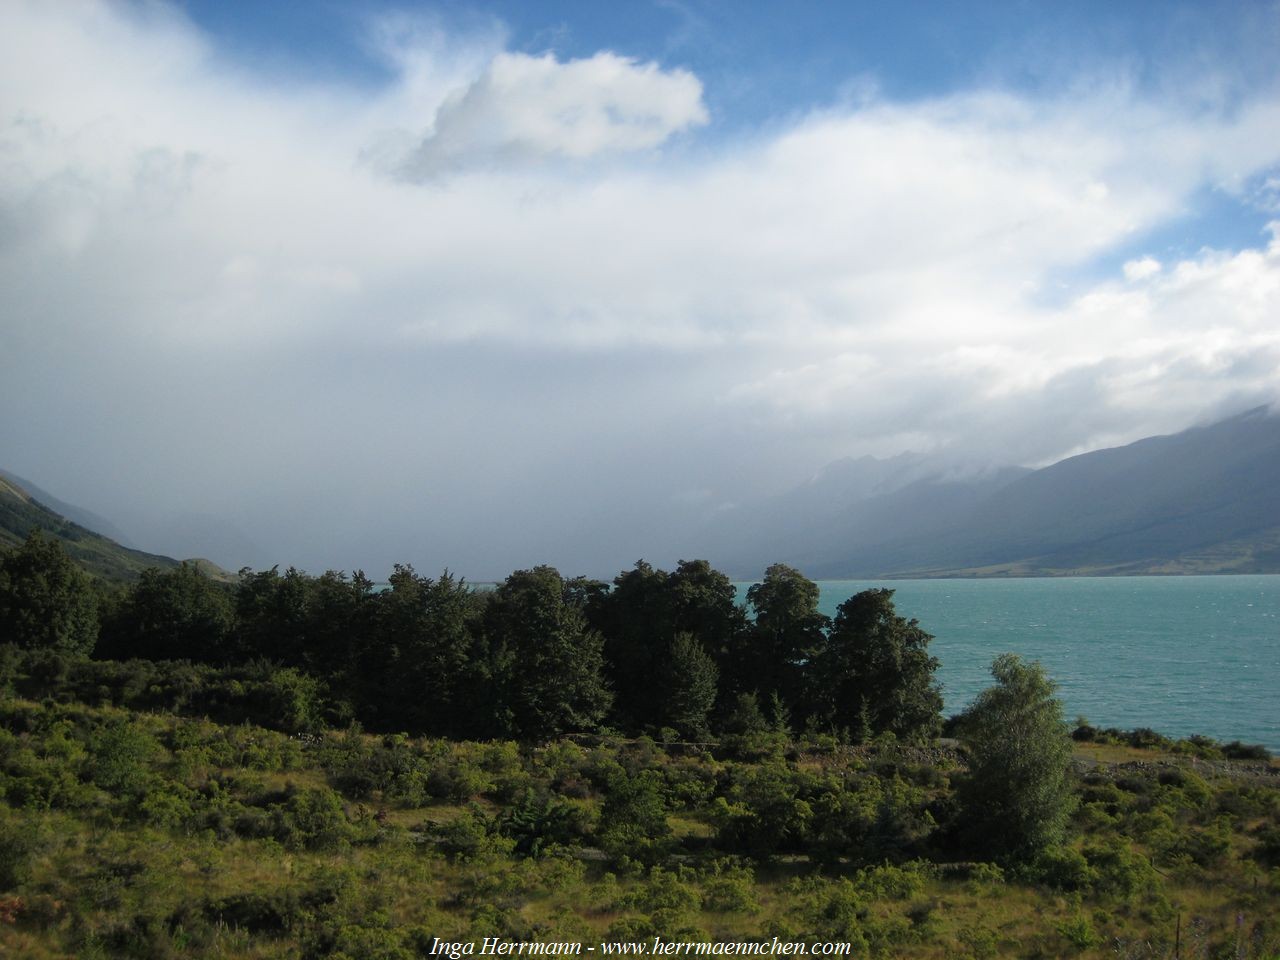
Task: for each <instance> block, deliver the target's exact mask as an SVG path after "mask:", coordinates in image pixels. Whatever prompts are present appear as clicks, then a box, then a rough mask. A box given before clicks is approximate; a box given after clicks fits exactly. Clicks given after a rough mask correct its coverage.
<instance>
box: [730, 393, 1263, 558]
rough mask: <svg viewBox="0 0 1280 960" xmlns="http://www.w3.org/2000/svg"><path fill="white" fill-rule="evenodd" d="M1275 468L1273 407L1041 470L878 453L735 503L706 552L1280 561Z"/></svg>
mask: <svg viewBox="0 0 1280 960" xmlns="http://www.w3.org/2000/svg"><path fill="white" fill-rule="evenodd" d="M1277 480H1280V417H1278V416H1273V415H1270V414H1269V413H1268V412H1267V411H1266V410H1265V409H1264V408H1258V409H1255V410H1251V411H1249V412H1247V413H1243V414H1240V415H1239V416H1235V417H1231V418H1229V419H1227V420H1223V421H1220V422H1218V423H1215V424H1212V425H1209V426H1204V427H1196V428H1193V429H1191V430H1186V431H1183V432H1182V433H1178V434H1174V435H1171V436H1162V437H1149V438H1147V439H1145V440H1140V441H1138V442H1136V443H1131V444H1129V445H1127V446H1124V447H1117V448H1114V449H1108V450H1097V451H1094V452H1092V453H1087V454H1083V455H1081V456H1077V457H1071V458H1070V459H1067V460H1063V461H1061V462H1059V463H1056V464H1053V465H1052V466H1049V467H1045V468H1043V469H1041V470H1034V471H1032V470H1025V469H1019V468H1004V469H988V470H984V471H969V472H968V473H957V472H956V471H954V470H951V471H944V470H941V469H939V467H938V466H937V465H936V464H935V463H932V462H931V461H930V460H929V459H928V458H926V457H922V456H917V455H910V454H904V455H902V456H900V457H895V458H893V459H892V460H874V459H872V458H869V457H868V458H862V459H861V460H849V461H841V462H839V463H837V464H833V465H832V466H831V467H828V468H827V469H826V470H824V471H823V472H822V473H821V474H819V476H818V477H816V478H815V479H814V480H813V481H811V482H810V483H808V484H804V485H802V486H800V487H798V488H796V489H794V490H792V491H790V492H788V493H787V494H784V495H782V496H779V497H775V498H773V499H771V500H765V501H759V502H757V503H754V504H744V505H742V506H740V507H738V508H736V509H735V510H733V511H727V512H726V513H725V514H723V515H722V516H721V517H719V518H718V519H717V522H716V524H715V525H712V526H711V527H710V528H709V538H708V546H707V550H706V551H705V552H706V554H707V555H708V556H710V557H712V558H713V559H716V560H718V561H719V562H720V563H721V564H722V565H723V566H724V567H725V568H726V569H728V570H730V571H731V572H732V573H734V574H735V575H737V576H746V577H751V576H758V575H759V574H760V571H761V570H763V569H764V566H765V565H766V564H768V563H769V562H772V561H777V560H781V561H784V562H787V563H790V564H793V565H794V566H796V567H798V568H800V569H801V570H804V571H805V572H806V573H808V574H809V575H810V576H814V577H822V578H836V577H882V576H907V575H922V576H941V575H949V574H950V575H966V576H982V575H989V576H991V575H1006V576H1008V575H1034V574H1044V575H1052V574H1065V573H1098V574H1103V573H1116V574H1119V573H1226V572H1241V573H1243V572H1280V483H1278V482H1277Z"/></svg>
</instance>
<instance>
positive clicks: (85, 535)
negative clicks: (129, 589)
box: [0, 477, 231, 582]
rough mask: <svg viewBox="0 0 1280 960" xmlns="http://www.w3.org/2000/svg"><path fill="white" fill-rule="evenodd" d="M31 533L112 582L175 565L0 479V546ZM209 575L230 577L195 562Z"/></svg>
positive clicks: (207, 562)
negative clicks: (35, 532) (36, 532)
mask: <svg viewBox="0 0 1280 960" xmlns="http://www.w3.org/2000/svg"><path fill="white" fill-rule="evenodd" d="M32 530H39V531H42V532H43V533H44V534H46V535H48V536H50V537H52V538H54V539H56V540H57V541H59V542H60V543H61V544H62V546H63V548H64V549H65V550H66V551H67V553H68V554H69V555H70V556H71V558H72V559H74V560H75V561H76V562H77V563H79V564H80V565H81V566H82V567H84V569H85V570H87V571H88V572H89V573H91V574H92V575H93V576H95V577H99V578H100V579H103V580H108V581H113V582H130V581H133V580H136V579H138V576H139V575H140V574H141V573H142V571H143V570H146V569H147V568H149V567H159V568H160V569H162V570H171V569H173V568H174V567H176V566H177V565H178V561H177V560H174V559H173V558H172V557H165V556H161V555H160V554H155V553H145V552H143V551H141V550H132V549H130V548H128V547H123V546H121V545H120V544H118V543H116V542H115V541H114V540H110V539H108V538H107V537H104V536H102V535H101V534H97V533H94V532H93V531H92V530H88V529H86V528H84V527H82V526H80V525H79V524H76V523H72V522H71V521H70V520H68V519H67V518H66V517H63V516H62V515H60V514H58V513H55V512H54V511H53V510H50V509H49V508H48V507H46V506H45V505H44V504H42V503H40V502H39V501H38V500H36V499H34V498H33V497H32V496H31V495H30V494H28V493H27V492H26V491H25V490H23V489H22V488H21V487H19V486H18V485H17V484H15V483H13V482H11V481H9V480H6V479H5V478H3V477H0V547H9V546H16V545H18V544H20V543H22V541H23V540H25V539H26V538H27V535H28V534H29V533H30V532H31V531H32ZM195 562H196V563H197V564H198V565H199V566H200V568H201V569H202V570H203V571H204V572H205V573H206V574H207V575H209V576H212V577H215V578H216V579H231V575H230V574H228V573H227V572H226V571H224V570H222V569H221V568H220V567H218V566H217V565H216V564H212V563H210V562H209V561H207V560H198V561H195Z"/></svg>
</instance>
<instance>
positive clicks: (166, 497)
mask: <svg viewBox="0 0 1280 960" xmlns="http://www.w3.org/2000/svg"><path fill="white" fill-rule="evenodd" d="M387 30H388V31H389V32H385V31H384V34H381V35H380V40H379V41H378V42H379V43H380V44H381V47H380V49H383V51H384V52H385V53H386V54H387V56H388V57H389V58H390V62H392V63H394V64H396V65H397V69H398V70H399V71H400V72H399V74H398V79H397V80H396V82H394V83H392V84H391V85H389V86H388V87H387V88H386V89H385V90H382V91H380V92H378V93H376V94H369V93H367V92H364V91H361V90H359V89H355V88H352V89H347V88H343V87H336V86H310V87H297V86H294V87H289V86H282V85H280V84H278V83H276V82H266V81H263V80H261V79H260V78H255V77H254V76H252V75H250V74H246V73H245V72H243V71H241V70H235V69H231V68H229V67H227V66H226V65H225V64H222V63H221V62H220V61H219V60H218V58H217V57H216V56H215V55H214V53H213V52H211V51H210V49H209V48H208V45H207V44H206V42H205V41H203V40H202V39H201V38H200V37H199V36H198V35H197V34H196V33H195V32H194V30H193V29H192V28H191V27H190V25H188V24H186V23H184V22H183V21H182V20H181V19H180V18H177V17H176V16H174V15H172V14H168V13H165V10H164V8H161V7H154V6H151V5H147V6H143V7H138V8H133V7H119V6H115V5H101V4H90V3H86V4H76V5H72V4H44V3H32V4H5V5H0V91H3V93H2V94H0V407H2V408H3V409H5V410H6V411H16V413H15V414H14V415H13V416H7V417H6V418H5V423H4V425H3V428H0V450H4V451H26V452H25V453H24V454H23V455H24V456H26V457H28V461H27V462H24V463H7V464H0V465H4V466H7V467H8V468H10V469H14V470H16V471H17V472H19V473H22V474H24V475H30V476H33V477H34V478H35V479H42V478H43V477H45V476H51V475H65V476H67V477H79V476H84V477H86V479H85V480H84V481H82V482H83V484H84V487H83V489H82V490H77V489H74V488H70V489H68V490H66V491H65V494H64V495H65V496H67V498H68V499H75V497H76V496H77V495H80V494H85V495H86V496H87V498H88V501H89V502H88V503H87V505H89V506H91V507H95V508H98V509H99V512H104V513H108V514H110V513H111V512H112V511H113V510H124V509H126V508H127V506H128V505H129V504H130V503H133V504H135V505H136V509H137V510H138V512H139V514H140V515H142V514H145V513H148V512H151V511H152V510H153V509H154V510H163V509H173V510H178V509H180V508H182V507H183V505H184V504H186V503H187V502H191V503H194V504H198V505H200V506H201V509H203V510H204V511H205V512H211V513H217V512H219V511H220V510H240V511H242V514H241V520H242V523H243V525H244V526H245V528H246V529H255V528H256V529H259V530H261V531H262V536H263V538H264V539H271V540H274V541H275V542H279V543H282V544H287V543H293V544H295V545H298V546H297V549H298V550H299V551H301V550H302V549H303V547H302V546H301V545H302V544H305V545H306V549H308V550H315V551H316V552H317V554H318V555H323V556H324V557H325V559H324V560H320V561H317V560H315V559H313V557H312V555H306V556H303V555H297V554H290V553H289V552H288V551H287V550H285V551H284V552H283V553H282V555H281V556H279V557H278V559H280V560H282V561H284V562H290V561H295V562H302V563H306V564H309V565H312V566H315V565H320V564H322V563H335V564H340V565H349V564H350V563H352V562H355V561H354V560H353V559H352V558H351V557H350V556H349V555H345V554H343V553H342V552H341V551H340V550H337V547H338V546H340V545H341V544H342V543H343V542H344V541H343V537H344V536H347V537H357V536H366V535H368V536H372V535H373V534H366V533H365V532H364V531H365V530H366V528H369V529H373V528H374V526H376V523H375V521H376V519H377V518H376V517H375V516H373V515H374V514H378V515H385V516H387V517H394V518H396V522H395V523H394V524H392V523H391V522H390V521H384V527H381V528H377V530H378V531H380V533H379V535H381V536H384V537H386V538H390V539H389V540H388V541H387V542H392V543H395V544H405V545H406V549H407V548H408V547H409V546H412V544H413V543H414V542H418V541H419V540H424V539H425V540H427V541H430V543H431V544H432V547H431V548H432V549H433V550H438V551H439V553H440V557H441V559H442V561H444V562H455V563H461V562H463V560H464V559H465V558H466V557H467V556H481V555H485V551H486V550H488V551H490V552H491V553H492V551H494V550H497V549H499V547H496V546H494V544H495V542H497V541H495V539H494V538H495V537H499V539H500V536H499V535H498V534H490V535H487V537H488V538H487V539H486V537H481V536H475V535H473V534H474V531H473V530H470V529H469V528H468V523H470V522H472V518H474V517H477V516H481V515H483V516H485V517H489V518H490V519H489V520H488V521H486V522H489V523H492V524H493V525H494V527H495V528H497V527H502V526H503V525H504V523H505V529H506V531H507V533H506V534H504V535H507V536H510V535H512V534H510V531H511V529H513V524H512V522H511V521H512V518H513V517H514V516H516V515H517V513H519V511H523V513H519V516H520V517H521V520H520V523H522V524H525V525H526V527H527V529H526V530H525V535H526V536H527V537H528V540H529V542H530V543H533V542H535V541H536V540H537V538H538V536H540V535H541V534H543V533H546V531H547V530H555V529H557V527H558V526H559V527H563V526H564V525H565V524H564V518H565V517H567V516H574V517H580V516H581V515H583V514H584V513H585V512H588V511H589V510H590V509H593V508H594V507H598V508H599V509H600V511H601V512H602V514H606V515H608V514H610V512H616V510H617V504H618V502H620V501H624V500H626V501H629V502H633V503H634V504H636V505H637V506H636V510H637V513H639V512H641V505H643V504H645V503H648V502H650V501H649V500H646V499H645V498H656V499H658V500H661V502H663V503H668V502H670V498H671V496H673V495H674V494H676V493H678V492H679V491H681V490H715V491H722V492H724V494H725V495H737V493H738V487H739V486H741V485H742V484H744V483H753V482H754V483H756V484H758V485H761V486H768V485H770V484H781V483H783V482H785V481H786V480H787V479H789V478H791V477H799V476H804V475H807V474H808V473H811V472H812V470H813V469H814V468H816V467H817V466H818V465H820V464H821V463H822V462H823V461H825V460H831V459H835V458H836V457H838V456H843V455H849V454H857V453H860V452H864V451H870V452H875V453H884V454H890V453H894V452H896V451H897V450H898V449H901V447H902V445H903V444H905V443H908V442H909V443H911V444H926V445H935V446H940V445H946V444H955V445H963V444H969V445H973V446H983V447H985V448H987V449H989V450H990V451H991V453H992V456H993V457H996V458H999V459H1006V458H1008V459H1016V460H1022V461H1028V462H1029V461H1036V460H1040V459H1044V458H1048V457H1052V456H1056V455H1060V454H1062V453H1066V452H1068V451H1071V450H1075V449H1078V448H1081V447H1087V446H1091V445H1095V444H1097V443H1100V442H1109V441H1115V440H1122V439H1131V438H1133V437H1135V436H1139V435H1142V434H1145V433H1152V432H1157V431H1162V430H1170V429H1177V428H1178V427H1180V426H1183V425H1185V424H1186V423H1187V422H1188V421H1189V420H1190V419H1194V418H1195V417H1196V416H1197V415H1198V413H1199V412H1200V411H1201V410H1203V409H1206V408H1209V407H1212V406H1214V405H1215V404H1224V403H1228V402H1229V401H1231V399H1232V398H1249V397H1254V396H1259V395H1261V394H1263V393H1266V392H1267V391H1268V390H1270V391H1272V392H1274V385H1275V383H1277V382H1280V341H1278V340H1277V336H1278V335H1277V333H1276V331H1275V329H1274V328H1275V323H1274V318H1275V317H1276V316H1280V295H1278V294H1277V284H1278V283H1280V263H1278V257H1280V254H1278V252H1277V246H1276V244H1275V243H1274V242H1273V243H1272V244H1271V245H1269V246H1265V247H1259V248H1258V249H1252V250H1243V251H1239V252H1215V251H1205V252H1203V253H1201V254H1198V255H1197V256H1195V257H1193V258H1190V259H1186V260H1184V261H1182V262H1168V263H1165V264H1163V266H1162V268H1160V269H1156V267H1161V265H1160V264H1156V263H1155V261H1154V258H1149V259H1139V260H1136V261H1131V262H1130V263H1128V264H1126V265H1124V266H1123V267H1117V268H1116V277H1115V279H1114V280H1113V281H1111V282H1106V283H1100V284H1097V285H1095V286H1094V287H1093V288H1092V289H1089V290H1084V291H1081V292H1080V293H1079V295H1077V296H1075V297H1074V298H1072V299H1071V300H1070V302H1068V303H1067V304H1065V305H1061V306H1052V307H1051V306H1046V305H1045V303H1044V301H1043V298H1042V297H1041V295H1040V294H1041V293H1042V291H1043V290H1044V289H1045V287H1046V286H1047V285H1048V283H1049V282H1050V278H1051V277H1052V276H1053V275H1054V273H1055V271H1057V270H1059V269H1061V268H1064V267H1071V266H1074V265H1078V264H1083V263H1090V262H1093V261H1095V260H1097V259H1098V258H1100V257H1105V256H1108V255H1111V254H1112V252H1113V251H1115V250H1116V249H1117V248H1120V247H1122V246H1124V245H1127V244H1129V243H1131V242H1133V241H1134V239H1135V238H1137V237H1141V236H1142V235H1143V233H1144V232H1145V231H1148V230H1151V229H1153V228H1156V227H1159V226H1161V225H1162V224H1165V223H1167V222H1169V221H1170V220H1172V219H1173V218H1175V217H1178V216H1180V215H1182V214H1183V213H1184V211H1185V208H1186V206H1187V205H1188V202H1189V200H1188V198H1190V197H1192V196H1194V195H1195V194H1196V193H1197V192H1198V191H1202V190H1204V189H1205V188H1206V187H1224V188H1225V187H1229V186H1232V185H1235V186H1236V187H1238V186H1239V185H1240V184H1242V183H1248V182H1253V180H1254V179H1257V178H1258V177H1259V176H1264V175H1265V173H1266V171H1267V170H1269V169H1272V168H1273V167H1274V165H1275V164H1276V163H1277V162H1280V121H1278V120H1277V118H1278V117H1280V112H1278V111H1280V106H1278V104H1277V102H1276V101H1275V99H1274V98H1273V97H1271V98H1269V96H1268V95H1262V94H1259V95H1256V96H1255V98H1254V100H1253V101H1250V102H1245V103H1243V104H1239V105H1237V106H1236V107H1235V108H1233V110H1232V111H1230V112H1211V111H1205V110H1201V111H1199V112H1198V113H1195V114H1194V115H1192V114H1188V113H1187V112H1184V111H1183V110H1182V109H1181V107H1180V106H1179V104H1178V103H1177V102H1173V101H1170V102H1163V101H1154V100H1144V99H1141V98H1138V97H1136V96H1135V95H1134V94H1132V93H1131V92H1128V91H1124V90H1119V91H1117V90H1115V89H1112V88H1101V89H1098V90H1096V91H1094V92H1089V91H1087V90H1085V91H1083V92H1081V91H1079V90H1077V91H1073V94H1072V96H1071V98H1070V99H1069V100H1068V99H1059V100H1053V99H1033V98H1031V97H1029V96H1015V95H1011V94H998V93H990V92H977V93H974V92H970V93H965V94H957V95H955V96H951V97H944V98H938V99H935V100H932V101H921V102H915V103H909V104H898V103H892V102H887V101H885V100H883V99H877V98H875V97H866V98H864V99H863V100H861V101H859V102H858V103H856V104H854V105H853V106H848V107H842V108H840V109H833V110H829V111H824V112H820V113H814V114H812V115H810V116H807V117H804V118H801V119H799V120H797V121H794V122H792V123H790V124H788V125H785V126H781V127H779V128H776V129H771V130H769V131H767V132H760V133H756V134H755V135H754V136H749V137H745V138H743V137H739V138H738V139H736V140H732V141H729V142H726V141H723V140H722V141H720V145H719V146H717V145H709V146H707V147H705V148H704V149H700V150H699V151H697V152H696V153H693V152H688V153H682V154H681V155H679V156H669V155H664V153H663V151H661V150H653V149H651V148H653V147H655V146H660V145H661V144H663V143H665V142H667V141H668V139H669V138H670V137H672V136H673V135H674V134H677V133H679V132H680V131H687V130H691V129H693V128H694V127H696V126H697V125H698V124H700V123H702V122H704V121H705V120H706V112H705V107H704V106H703V101H702V88H701V84H700V82H699V80H698V78H696V77H694V76H693V75H691V74H689V73H687V72H684V71H680V70H670V69H665V68H663V67H661V66H658V65H655V64H638V63H635V62H633V61H628V60H625V59H623V58H621V57H618V56H616V55H614V54H612V53H607V52H605V53H600V54H597V55H596V56H594V57H591V58H588V59H585V60H578V61H570V62H560V61H557V60H555V59H554V58H552V57H549V56H547V57H528V56H525V55H521V54H511V53H504V52H502V51H501V50H500V49H498V46H497V45H498V44H499V43H500V40H501V36H500V31H497V30H486V31H484V32H482V33H481V34H479V35H477V36H476V37H464V38H457V37H452V38H448V37H443V36H442V35H441V34H440V33H439V32H438V31H435V30H433V29H418V28H414V29H409V28H407V27H405V26H404V25H403V24H400V25H399V26H396V27H395V29H391V28H390V27H388V28H387ZM446 50H447V51H448V52H447V53H446V52H445V51H446ZM69 65H70V66H69ZM431 116H434V117H435V118H436V119H435V125H434V128H433V130H432V131H431V133H430V135H429V136H428V137H427V139H426V140H422V139H421V130H422V127H423V122H424V118H425V117H431ZM414 131H416V133H413V132H414ZM411 133H412V136H411ZM406 145H407V146H406ZM405 150H418V153H417V154H416V157H417V160H416V162H417V164H418V166H417V167H416V168H415V169H416V170H417V171H418V172H419V173H420V174H425V173H427V172H432V171H444V170H447V171H448V172H449V176H447V177H443V178H439V179H437V180H433V181H432V182H430V183H426V184H415V183H407V182H405V181H404V180H401V179H397V178H394V177H387V176H385V175H383V174H382V173H381V172H380V170H381V169H383V167H381V166H380V165H379V163H369V162H367V160H368V158H369V157H370V156H376V157H378V158H380V162H381V163H385V162H386V160H387V158H388V157H391V156H395V157H398V158H400V159H403V157H404V152H405ZM618 153H626V154H628V162H627V163H625V164H614V163H597V162H587V161H593V160H599V159H601V158H605V157H608V156H610V155H612V154H618ZM512 158H517V159H520V160H521V161H529V160H536V161H540V162H520V163H511V162H509V161H510V160H511V159H512ZM566 171H568V173H566ZM68 425H75V426H73V427H69V426H68ZM6 455H12V454H7V453H6ZM85 463H88V464H92V466H93V468H94V469H93V470H91V471H89V472H87V473H86V472H85V471H84V470H83V469H82V466H83V464H85ZM139 464H145V472H146V478H147V483H148V484H149V486H148V487H147V489H146V491H145V497H140V494H139V491H138V489H137V484H138V483H139V480H138V479H137V478H138V470H139V467H138V465H139ZM42 471H44V473H42ZM513 475H515V476H516V477H518V483H512V482H511V480H510V479H509V478H510V477H511V476H513ZM88 478H92V479H88ZM46 486H50V487H52V486H53V484H52V483H49V484H46ZM264 490H266V491H279V490H284V491H290V493H289V494H279V495H276V494H273V495H272V496H267V495H266V494H264V493H263V491H264ZM292 491H301V493H299V494H298V495H296V496H294V495H292ZM58 492H60V493H63V491H61V489H59V490H58ZM746 492H750V491H744V493H746ZM95 498H96V499H95ZM370 504H376V505H377V509H376V510H375V509H374V507H372V506H370ZM495 504H501V505H502V510H505V511H507V512H505V513H503V512H501V511H499V512H498V513H496V514H495V513H494V511H495V510H497V509H498V508H496V507H495V506H494V505H495ZM593 505H594V507H593ZM449 516H457V517H460V518H462V519H459V520H456V521H448V520H447V519H445V518H447V517H449ZM504 518H505V520H504ZM530 518H533V519H530ZM450 522H452V524H453V525H452V526H450V525H449V524H450ZM475 522H478V521H475ZM577 522H578V521H575V524H576V523H577ZM646 523H647V521H643V520H638V521H637V522H636V529H637V531H639V532H638V533H637V534H636V536H637V537H642V535H643V534H644V531H645V529H646ZM330 524H334V525H336V526H334V527H333V528H332V532H331V533H330V534H328V535H327V540H328V542H330V543H331V544H332V545H334V549H335V551H336V552H335V553H334V554H324V553H323V551H324V549H325V546H324V544H323V543H319V544H317V543H315V542H313V541H312V540H311V539H307V538H306V537H304V536H303V534H300V533H298V530H300V529H303V528H305V529H307V530H312V531H314V530H316V529H320V528H324V529H326V530H328V529H330ZM344 524H347V526H343V525H344ZM419 529H420V530H422V531H426V532H425V533H423V534H421V535H419V534H411V533H407V532H405V531H413V530H419ZM522 529H525V528H523V527H522ZM344 531H345V533H344ZM307 536H312V534H308V535H307ZM314 536H315V537H316V538H317V539H319V538H318V535H314ZM583 536H584V537H585V536H586V534H584V535H583ZM289 537H292V538H293V539H292V540H289V539H288V538H289ZM414 537H417V540H415V539H414ZM155 546H156V548H165V549H176V548H173V547H167V546H166V545H164V544H160V543H157V544H156V545H155ZM499 546H500V547H501V549H503V550H507V551H508V552H511V551H515V550H516V547H514V546H511V545H510V544H505V545H503V544H499ZM642 547H643V544H642V543H641V542H639V541H637V543H636V545H635V546H634V550H635V553H636V555H639V553H640V552H642ZM530 549H531V550H532V547H530ZM632 549H633V548H632V547H628V552H630V551H631V550H632ZM450 551H455V552H452V553H451V552H450ZM468 551H470V552H469V553H468ZM493 556H498V554H496V553H493ZM360 559H361V558H359V557H356V558H355V560H360ZM390 559H396V560H399V559H415V557H414V556H413V555H412V554H406V553H401V554H399V555H393V556H392V557H390ZM540 559H554V558H553V557H550V556H549V555H541V556H539V555H536V554H535V555H532V556H524V557H523V558H522V562H536V561H538V560H540ZM362 562H369V563H372V561H362ZM507 562H508V557H507V555H506V554H503V555H502V558H501V559H498V560H494V561H493V563H495V564H496V565H497V571H495V572H501V568H502V566H503V565H505V564H506V563H507ZM509 568H510V567H509V566H508V567H507V569H509ZM490 569H493V568H490Z"/></svg>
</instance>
